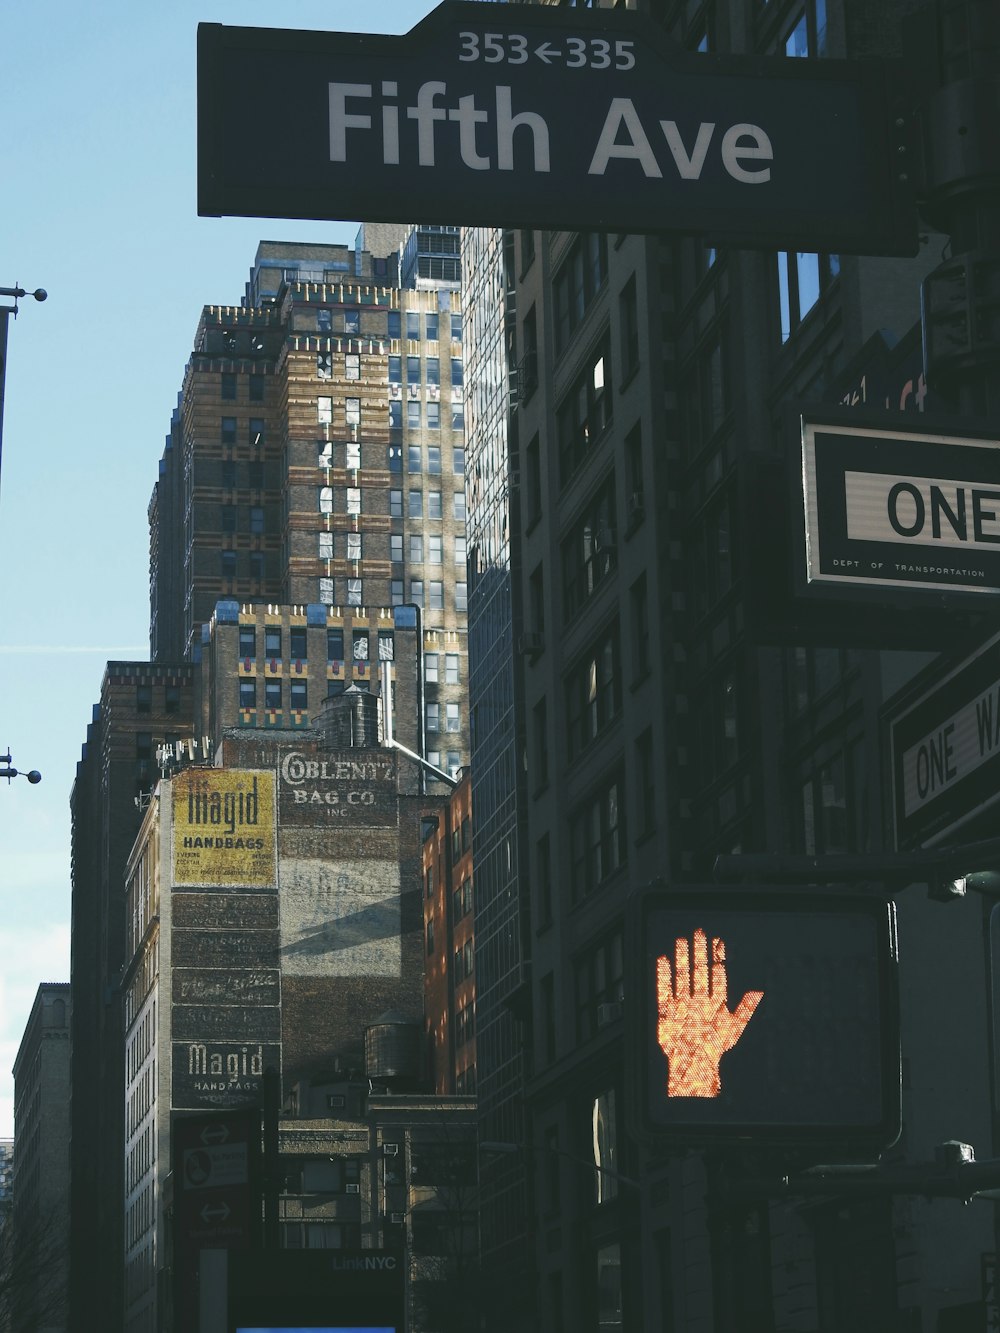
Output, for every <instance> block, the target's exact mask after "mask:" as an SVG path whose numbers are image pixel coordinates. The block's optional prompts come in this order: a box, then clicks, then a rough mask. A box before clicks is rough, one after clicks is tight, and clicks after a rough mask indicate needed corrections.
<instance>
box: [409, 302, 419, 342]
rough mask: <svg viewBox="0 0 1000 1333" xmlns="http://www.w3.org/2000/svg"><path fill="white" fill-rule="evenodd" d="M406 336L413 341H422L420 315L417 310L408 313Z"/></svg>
mask: <svg viewBox="0 0 1000 1333" xmlns="http://www.w3.org/2000/svg"><path fill="white" fill-rule="evenodd" d="M406 336H407V338H409V339H411V340H412V341H416V342H419V341H420V314H419V312H418V311H416V310H408V311H407V312H406Z"/></svg>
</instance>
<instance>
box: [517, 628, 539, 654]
mask: <svg viewBox="0 0 1000 1333" xmlns="http://www.w3.org/2000/svg"><path fill="white" fill-rule="evenodd" d="M544 648H545V636H544V635H543V634H539V632H538V631H537V630H526V631H525V632H524V634H522V635H521V637H520V638H519V639H518V641H517V651H518V652H519V653H521V654H522V655H523V656H525V657H537V656H538V654H539V653H540V652H542V651H543V649H544Z"/></svg>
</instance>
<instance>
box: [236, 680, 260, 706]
mask: <svg viewBox="0 0 1000 1333" xmlns="http://www.w3.org/2000/svg"><path fill="white" fill-rule="evenodd" d="M240 707H241V708H243V709H248V708H256V707H257V682H256V681H255V680H253V679H252V678H251V679H250V680H241V681H240Z"/></svg>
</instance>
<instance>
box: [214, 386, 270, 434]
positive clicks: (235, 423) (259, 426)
mask: <svg viewBox="0 0 1000 1333" xmlns="http://www.w3.org/2000/svg"><path fill="white" fill-rule="evenodd" d="M257 378H263V377H262V376H258V377H257ZM238 432H239V419H238V418H237V417H221V418H220V419H219V439H220V440H221V442H222V443H223V444H236V443H237V434H238ZM266 433H267V422H266V421H265V420H264V418H263V417H251V418H250V419H249V421H248V422H247V444H249V445H252V446H254V447H259V446H260V445H262V444H263V443H264V441H265V437H266Z"/></svg>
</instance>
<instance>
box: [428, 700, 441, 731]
mask: <svg viewBox="0 0 1000 1333" xmlns="http://www.w3.org/2000/svg"><path fill="white" fill-rule="evenodd" d="M424 719H425V726H426V728H427V730H428V731H440V730H441V705H440V704H439V703H438V702H437V701H436V700H435V701H433V702H430V703H427V704H426V705H425V706H424Z"/></svg>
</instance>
